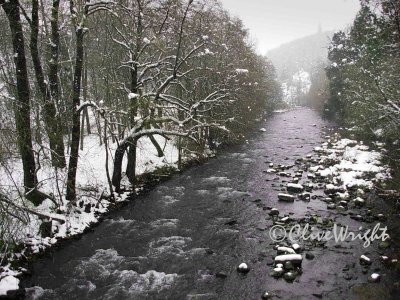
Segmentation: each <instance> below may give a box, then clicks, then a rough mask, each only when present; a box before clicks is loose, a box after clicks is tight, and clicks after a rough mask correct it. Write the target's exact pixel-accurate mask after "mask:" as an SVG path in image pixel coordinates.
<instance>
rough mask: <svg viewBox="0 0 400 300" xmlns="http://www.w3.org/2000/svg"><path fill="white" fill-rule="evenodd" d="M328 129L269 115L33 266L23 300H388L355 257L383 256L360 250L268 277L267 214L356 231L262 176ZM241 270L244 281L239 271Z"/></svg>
mask: <svg viewBox="0 0 400 300" xmlns="http://www.w3.org/2000/svg"><path fill="white" fill-rule="evenodd" d="M329 126H330V124H329V123H327V122H326V121H324V120H323V119H321V118H320V117H319V115H318V114H317V113H316V112H314V111H312V110H309V109H297V110H292V111H289V112H284V113H276V114H274V115H273V116H272V117H271V118H269V119H268V120H267V121H265V123H264V124H261V126H260V127H264V128H266V132H261V131H260V132H258V131H257V132H254V134H252V135H251V138H250V139H249V140H248V142H247V143H245V144H243V145H240V146H234V147H231V148H230V149H228V150H226V151H224V152H223V153H222V154H220V155H218V157H217V158H214V159H211V160H209V161H208V162H206V163H204V164H203V165H201V166H197V167H193V168H191V169H189V170H187V171H185V172H183V173H182V174H178V175H175V176H173V178H172V179H170V180H168V181H166V182H164V183H162V184H160V185H158V186H157V187H156V188H154V190H152V191H150V192H149V193H146V194H145V195H143V196H140V197H138V198H137V199H135V200H133V201H132V202H131V203H129V204H128V205H127V206H125V207H123V208H122V209H121V210H117V211H114V212H112V213H110V214H109V215H108V216H107V218H106V219H105V220H104V221H103V222H102V223H101V224H100V225H99V226H97V227H95V228H94V230H93V231H91V232H88V233H86V234H84V235H83V236H82V237H81V238H80V239H79V240H74V241H71V242H70V243H68V244H67V245H65V246H63V247H61V248H60V249H56V250H55V251H53V252H52V254H51V255H49V256H46V257H44V258H41V259H38V260H37V261H36V262H34V263H33V264H32V275H31V276H30V277H28V278H27V279H25V281H24V282H23V284H24V286H25V287H28V290H27V291H28V292H27V295H28V296H27V298H28V299H36V298H39V299H261V295H262V294H263V292H265V291H269V292H270V293H272V294H274V295H275V296H276V297H278V298H281V299H314V298H315V299H317V298H322V297H323V298H324V299H390V297H391V296H392V295H393V280H394V279H393V276H395V275H393V272H392V271H390V270H387V269H386V268H385V267H384V266H383V265H382V264H380V263H379V262H378V263H375V264H374V265H373V266H372V267H371V269H370V270H371V271H374V270H375V271H380V273H381V274H382V273H384V274H383V275H384V276H382V280H381V282H380V283H368V281H367V276H368V274H369V273H370V272H369V273H368V274H364V273H363V268H362V266H360V264H359V261H358V259H359V257H360V254H363V253H364V254H365V253H367V254H370V255H375V254H376V255H378V254H379V251H380V250H379V249H377V248H374V247H371V248H368V250H365V249H363V248H362V246H361V243H360V242H349V243H344V244H343V245H339V246H338V245H334V244H332V243H331V244H329V243H328V244H325V245H323V246H318V245H316V246H315V247H309V248H308V249H306V250H308V251H309V252H310V251H311V252H312V253H313V255H314V256H315V258H314V259H304V260H303V264H302V270H303V274H302V275H301V276H299V277H298V278H297V279H296V280H295V281H294V282H293V283H288V282H286V281H285V280H284V279H282V278H280V279H275V278H273V277H271V276H270V275H269V274H270V272H271V270H272V269H273V267H272V266H271V265H272V260H273V258H274V257H275V256H276V250H275V249H274V245H275V243H273V242H272V241H271V239H270V237H269V234H268V232H269V228H270V227H271V225H272V224H273V221H272V218H271V217H270V216H269V215H268V212H269V211H270V209H271V208H272V207H275V208H277V209H278V210H279V211H280V214H281V215H289V216H290V217H291V218H292V219H294V220H299V219H301V218H304V217H307V216H310V215H311V214H317V215H319V216H323V217H331V218H333V219H335V221H336V222H342V223H345V224H350V225H354V226H358V225H357V224H355V223H354V222H356V221H354V220H352V219H350V218H349V215H347V214H337V213H336V212H335V211H328V210H327V209H326V203H324V202H323V201H320V200H318V199H316V200H311V201H309V202H306V201H295V202H294V203H285V202H281V201H278V198H277V195H278V193H279V192H280V191H281V190H282V187H283V186H284V185H283V183H284V182H282V181H277V180H274V179H272V177H271V176H270V175H269V174H267V173H266V172H265V171H266V170H267V169H268V168H269V164H270V163H271V162H273V163H274V164H275V165H276V164H284V165H291V164H293V165H295V161H296V159H298V158H301V157H305V156H306V155H307V154H309V153H312V150H313V149H314V147H316V146H319V145H320V144H321V142H323V140H324V136H325V135H326V134H327V132H328V131H329ZM291 171H293V172H295V171H296V169H295V168H293V170H291ZM316 193H318V191H316ZM300 244H301V242H300ZM242 262H245V263H247V264H248V265H249V267H250V272H249V273H247V274H242V273H239V272H237V270H236V268H237V266H238V265H239V264H240V263H242ZM385 274H386V275H385ZM32 287H33V288H32ZM365 295H367V296H368V297H369V298H368V297H367V296H365ZM364 296H365V297H366V298H363V297H364Z"/></svg>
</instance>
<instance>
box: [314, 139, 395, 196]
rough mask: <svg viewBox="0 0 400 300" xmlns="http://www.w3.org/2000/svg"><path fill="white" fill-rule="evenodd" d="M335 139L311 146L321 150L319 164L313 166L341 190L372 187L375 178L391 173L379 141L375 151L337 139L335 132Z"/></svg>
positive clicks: (386, 176)
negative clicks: (385, 163)
mask: <svg viewBox="0 0 400 300" xmlns="http://www.w3.org/2000/svg"><path fill="white" fill-rule="evenodd" d="M334 139H336V141H331V143H329V142H328V143H324V144H323V145H322V148H320V147H318V149H314V150H315V151H316V152H322V153H324V155H322V156H321V160H320V162H319V163H320V166H318V167H316V168H315V169H314V170H315V171H316V173H317V174H319V175H320V176H322V177H327V178H330V179H332V180H333V183H334V184H335V185H337V186H339V187H340V188H342V189H344V190H346V189H348V188H353V187H354V188H355V187H361V188H372V187H373V186H374V183H375V182H376V181H379V180H384V179H387V178H389V177H390V175H389V173H388V170H389V168H388V167H387V166H383V165H382V162H381V160H382V154H381V152H383V149H382V145H381V146H380V148H378V149H379V152H378V151H377V150H371V149H370V148H369V147H368V146H366V145H363V143H359V142H357V141H355V140H350V139H339V138H338V135H335V137H334ZM332 162H334V163H333V164H332ZM329 163H330V165H329V166H328V164H329ZM324 165H325V167H324ZM327 188H328V189H329V188H331V187H330V186H327Z"/></svg>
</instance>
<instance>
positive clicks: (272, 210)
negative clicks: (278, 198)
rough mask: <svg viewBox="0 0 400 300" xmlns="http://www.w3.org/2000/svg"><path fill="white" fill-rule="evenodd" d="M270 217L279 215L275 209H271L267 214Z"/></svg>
mask: <svg viewBox="0 0 400 300" xmlns="http://www.w3.org/2000/svg"><path fill="white" fill-rule="evenodd" d="M268 214H269V215H270V216H277V215H279V210H278V209H276V208H273V209H271V211H270V212H269V213H268Z"/></svg>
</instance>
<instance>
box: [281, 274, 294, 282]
mask: <svg viewBox="0 0 400 300" xmlns="http://www.w3.org/2000/svg"><path fill="white" fill-rule="evenodd" d="M283 278H285V280H286V281H287V282H292V281H293V280H295V279H296V274H295V273H294V272H287V273H285V274H283Z"/></svg>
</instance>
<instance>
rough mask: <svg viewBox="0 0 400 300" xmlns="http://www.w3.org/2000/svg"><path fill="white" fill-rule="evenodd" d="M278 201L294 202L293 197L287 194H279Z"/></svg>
mask: <svg viewBox="0 0 400 300" xmlns="http://www.w3.org/2000/svg"><path fill="white" fill-rule="evenodd" d="M278 199H279V200H280V201H285V202H294V196H292V195H289V194H283V193H280V194H278Z"/></svg>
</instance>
